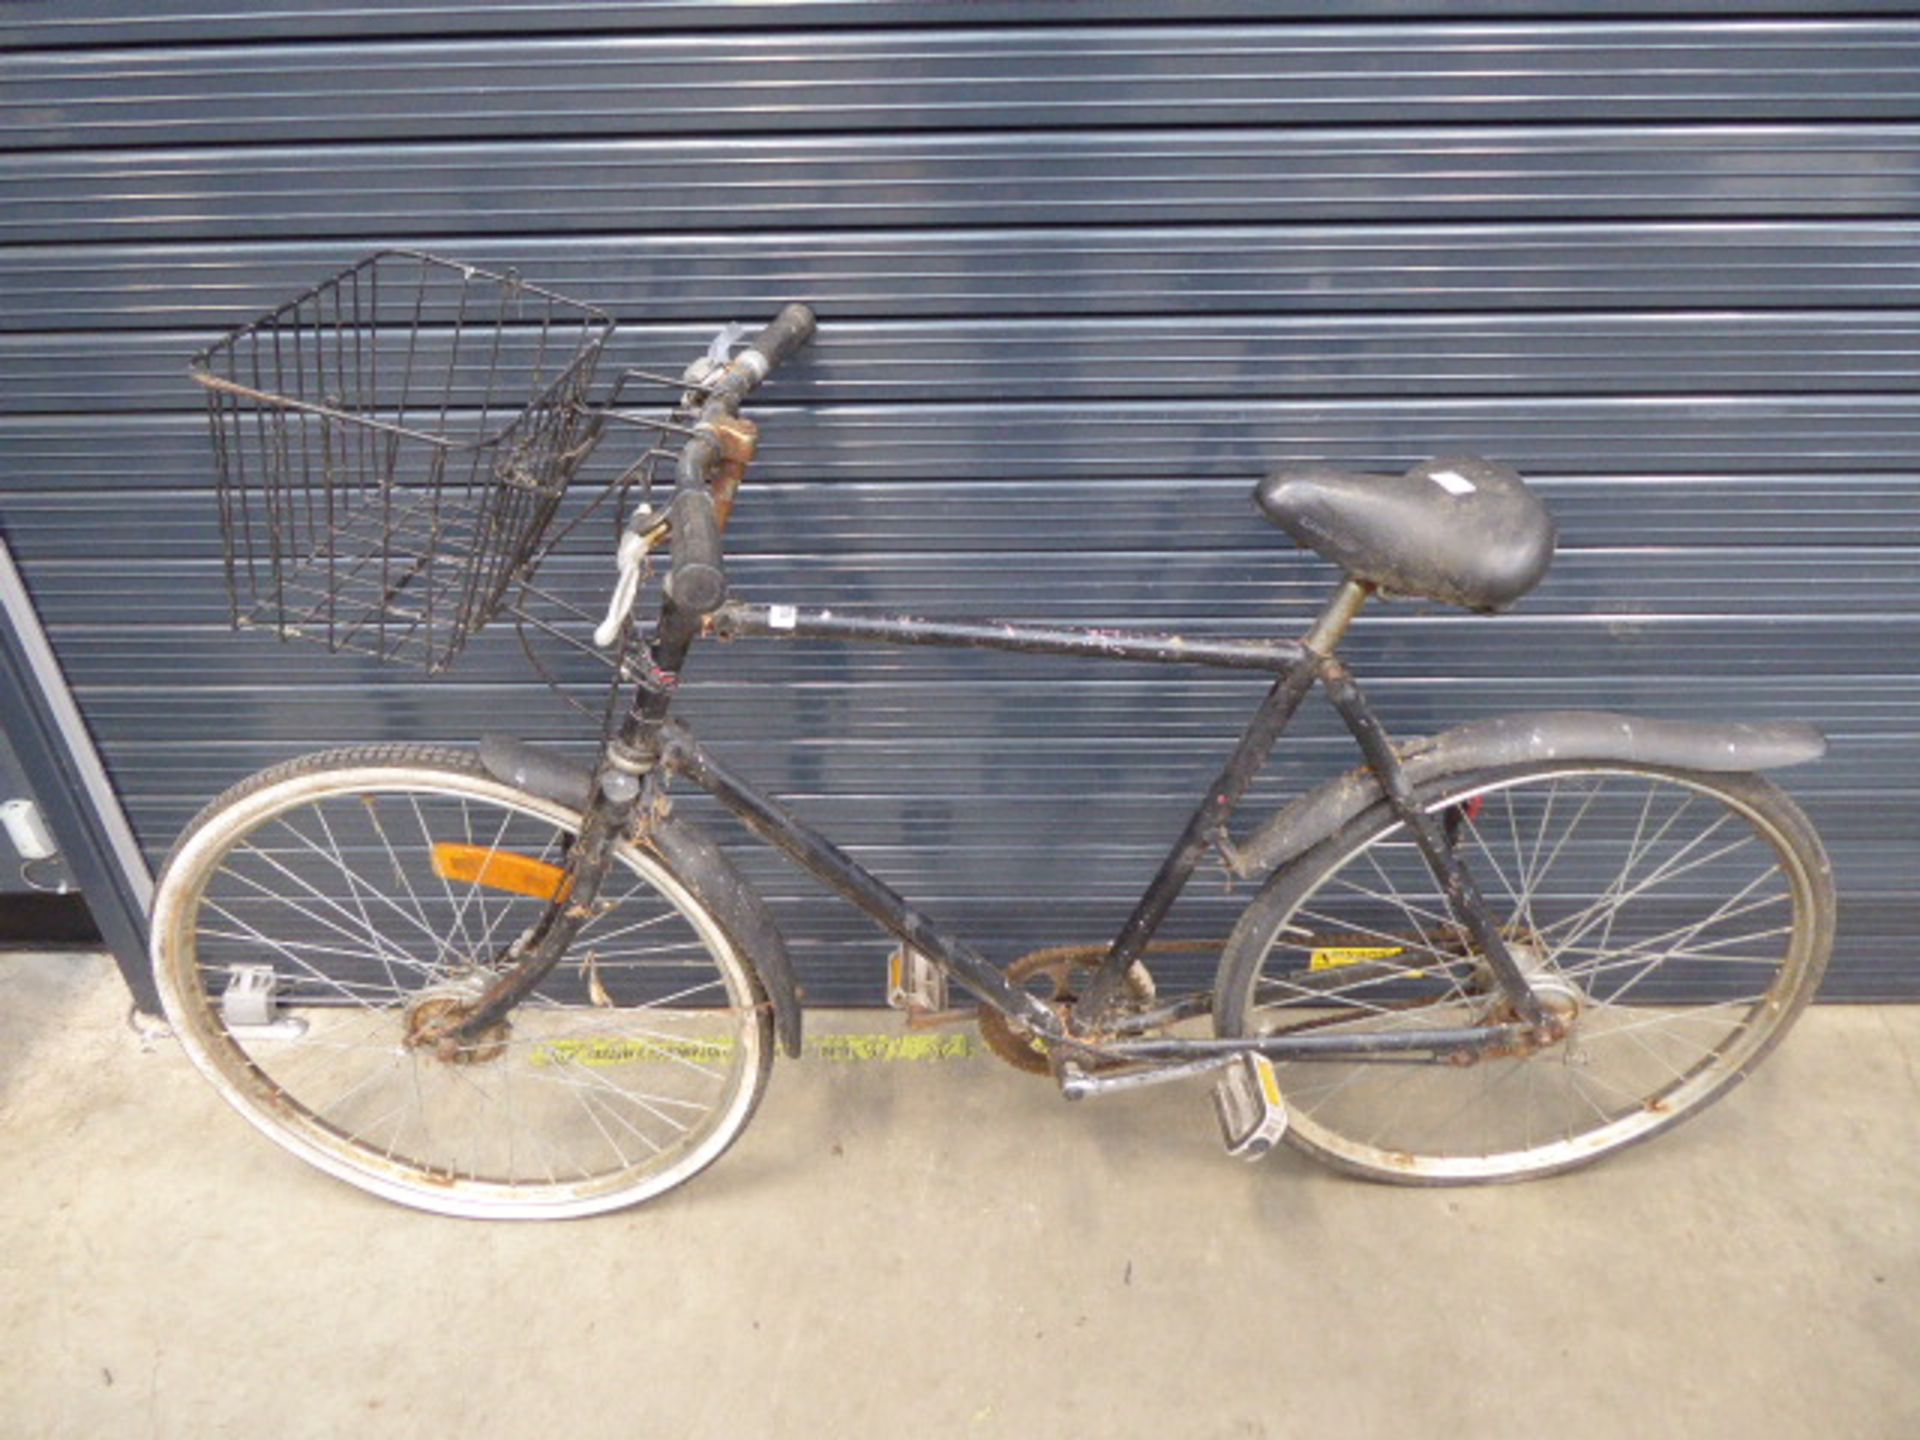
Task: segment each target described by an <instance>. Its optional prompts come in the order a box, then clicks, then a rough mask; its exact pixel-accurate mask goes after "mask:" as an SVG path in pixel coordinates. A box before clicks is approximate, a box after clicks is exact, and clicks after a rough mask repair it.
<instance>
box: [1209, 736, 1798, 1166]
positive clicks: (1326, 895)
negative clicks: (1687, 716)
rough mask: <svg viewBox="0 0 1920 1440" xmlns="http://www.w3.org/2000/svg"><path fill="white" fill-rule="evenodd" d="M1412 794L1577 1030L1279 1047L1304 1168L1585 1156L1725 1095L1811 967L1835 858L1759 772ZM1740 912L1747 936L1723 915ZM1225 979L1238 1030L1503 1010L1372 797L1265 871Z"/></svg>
mask: <svg viewBox="0 0 1920 1440" xmlns="http://www.w3.org/2000/svg"><path fill="white" fill-rule="evenodd" d="M1476 801H1477V802H1478V804H1477V805H1476V803H1475V802H1476ZM1420 802H1421V803H1422V805H1424V806H1425V807H1426V808H1427V809H1428V810H1429V812H1431V813H1436V814H1439V815H1442V816H1444V817H1447V819H1448V823H1449V825H1451V826H1453V827H1454V828H1455V832H1456V834H1458V835H1459V836H1460V837H1461V839H1460V841H1459V843H1460V844H1461V845H1462V846H1463V849H1462V857H1463V859H1465V860H1466V862H1467V864H1468V866H1469V868H1470V869H1473V870H1474V871H1475V872H1476V875H1477V876H1478V878H1479V881H1480V888H1481V890H1482V892H1483V894H1484V895H1485V896H1486V899H1487V902H1488V905H1489V907H1490V908H1491V909H1492V910H1493V912H1494V917H1495V919H1496V921H1497V922H1498V923H1499V924H1500V925H1501V926H1502V928H1503V932H1504V934H1505V935H1506V936H1507V937H1508V938H1509V948H1510V949H1512V950H1513V951H1514V953H1515V955H1516V958H1519V959H1520V960H1521V961H1522V964H1523V968H1526V969H1527V970H1528V971H1529V973H1530V976H1531V977H1532V979H1533V980H1534V982H1535V984H1536V988H1539V989H1540V990H1541V993H1542V998H1543V999H1545V1000H1548V1001H1550V1002H1551V1004H1552V1005H1553V1007H1554V1008H1557V1009H1560V1010H1561V1011H1562V1012H1563V1013H1564V1014H1566V1015H1568V1017H1569V1018H1570V1020H1571V1024H1572V1033H1571V1034H1570V1036H1569V1038H1568V1039H1566V1040H1565V1041H1563V1042H1561V1043H1559V1044H1556V1045H1552V1046H1547V1047H1544V1048H1540V1049H1537V1050H1533V1051H1531V1052H1526V1051H1523V1052H1521V1053H1516V1054H1512V1055H1508V1056H1493V1057H1489V1058H1483V1059H1481V1060H1479V1061H1478V1062H1476V1063H1473V1064H1471V1065H1464V1066H1462V1065H1450V1064H1444V1063H1437V1062H1433V1061H1429V1060H1412V1061H1399V1062H1394V1063H1386V1064H1382V1063H1377V1062H1330V1061H1329V1062H1322V1061H1313V1062H1291V1063H1278V1062H1276V1063H1277V1070H1278V1075H1279V1079H1280V1082H1281V1089H1282V1092H1283V1094H1285V1095H1286V1097H1287V1106H1288V1112H1289V1124H1288V1129H1287V1139H1288V1140H1289V1141H1290V1142H1291V1143H1292V1144H1293V1145H1294V1146H1295V1147H1296V1148H1298V1149H1300V1150H1302V1151H1304V1152H1306V1153H1307V1154H1309V1155H1312V1156H1313V1157H1314V1158H1315V1159H1317V1160H1320V1161H1323V1162H1325V1163H1328V1164H1330V1165H1332V1166H1334V1167H1335V1168H1337V1169H1340V1170H1343V1171H1345V1172H1347V1173H1350V1174H1355V1175H1359V1176H1362V1177H1365V1178H1368V1179H1374V1180H1382V1181H1388V1182H1393V1183H1399V1184H1419V1185H1445V1184H1471V1183H1479V1182H1489V1181H1509V1180H1521V1179H1529V1178H1534V1177H1538V1176H1544V1175H1550V1174H1557V1173H1559V1172H1562V1171H1565V1170H1569V1169H1572V1168H1575V1167H1577V1166H1581V1165H1585V1164H1589V1163H1591V1162H1592V1161H1594V1160H1597V1159H1599V1158H1600V1157H1601V1156H1602V1155H1605V1154H1608V1153H1611V1152H1612V1151H1615V1150H1618V1149H1621V1148H1623V1147H1624V1146H1627V1145H1631V1144H1635V1143H1639V1142H1641V1141H1644V1140H1648V1139H1651V1138H1653V1137H1654V1136H1655V1135H1658V1134H1662V1133H1664V1132H1665V1131H1667V1130H1669V1129H1671V1128H1672V1127H1673V1126H1675V1125H1677V1124H1679V1123H1680V1122H1681V1121H1683V1120H1685V1119H1687V1118H1689V1117H1690V1116H1692V1115H1695V1114H1698V1113H1699V1112H1700V1111H1701V1110H1703V1109H1704V1108H1705V1107H1706V1106H1707V1105H1709V1104H1711V1103H1712V1102H1713V1101H1715V1100H1717V1099H1719V1098H1721V1097H1722V1096H1724V1095H1725V1094H1726V1093H1727V1092H1728V1091H1729V1090H1731V1089H1732V1088H1733V1086H1734V1085H1735V1084H1736V1083H1738V1081H1739V1080H1740V1079H1742V1078H1743V1077H1744V1076H1745V1075H1746V1074H1747V1073H1748V1072H1750V1071H1751V1070H1752V1068H1753V1067H1754V1066H1755V1065H1757V1064H1758V1063H1759V1062H1760V1061H1761V1060H1762V1059H1764V1058H1765V1056H1766V1055H1767V1054H1768V1053H1769V1052H1770V1051H1771V1050H1772V1048H1773V1047H1774V1046H1775V1045H1776V1044H1777V1043H1778V1042H1779V1040H1780V1038H1781V1036H1782V1035H1784V1034H1785V1033H1786V1030H1787V1029H1788V1027H1789V1026H1790V1025H1791V1024H1792V1023H1793V1021H1794V1019H1795V1018H1797V1016H1798V1015H1799V1013H1800V1011H1801V1010H1802V1009H1803V1008H1804V1007H1805V1006H1806V1004H1807V1002H1808V1000H1809V999H1810V998H1811V997H1812V995H1813V993H1814V991H1815V989H1816V988H1817V987H1818V985H1819V981H1820V977H1821V974H1822V973H1823V971H1824V968H1825V965H1826V962H1827V958H1828V955H1829V953H1830V951H1831V949H1832V945H1833V935H1834V924H1835V902H1834V891H1833V882H1832V875H1831V871H1830V868H1829V866H1828V862H1827V858H1826V854H1825V852H1824V850H1823V849H1822V847H1821V844H1820V840H1819V837H1818V836H1817V834H1816V833H1815V832H1814V830H1813V827H1812V825H1811V824H1810V823H1809V822H1808V821H1807V819H1806V817H1805V815H1804V814H1802V813H1801V811H1800V810H1799V808H1798V807H1797V806H1796V805H1794V803H1793V802H1792V801H1791V800H1790V799H1788V798H1787V796H1786V795H1785V794H1784V793H1783V792H1781V791H1780V789H1779V788H1778V787H1777V786H1775V785H1774V784H1772V782H1770V781H1768V780H1766V779H1764V778H1762V777H1760V776H1756V775H1745V774H1713V773H1706V772H1697V771H1688V770H1682V769H1673V768H1666V767H1659V766H1646V765H1633V764H1621V763H1613V762H1580V761H1556V762H1538V763H1530V764H1527V765H1523V766H1516V767H1511V768H1506V769H1500V770H1489V771H1480V772H1474V773H1469V774H1463V775H1457V776H1449V777H1442V778H1441V779H1439V780H1436V781H1434V782H1431V783H1430V784H1429V785H1428V786H1426V787H1424V789H1423V790H1422V791H1421V793H1420ZM1696 807H1697V813H1696V814H1692V815H1690V814H1689V812H1694V811H1695V810H1696ZM1556 810H1558V811H1559V813H1560V816H1561V818H1562V819H1563V821H1570V822H1571V823H1570V824H1568V825H1567V828H1566V830H1565V832H1564V833H1561V832H1560V831H1559V830H1558V829H1557V828H1555V827H1554V825H1553V821H1554V817H1555V812H1556ZM1453 817H1461V818H1459V819H1455V818H1453ZM1703 825H1704V828H1702V827H1703ZM1583 828H1584V831H1585V833H1584V834H1581V833H1580V832H1581V831H1582V830H1583ZM1723 828H1724V829H1725V832H1726V833H1725V834H1721V831H1722V829H1723ZM1550 830H1552V831H1553V836H1552V838H1550V837H1549V831H1550ZM1576 835H1578V837H1579V838H1578V841H1577V843H1576V839H1575V837H1576ZM1623 839H1624V841H1625V845H1626V848H1625V851H1624V859H1620V860H1619V861H1618V868H1617V869H1615V868H1613V866H1614V863H1615V862H1614V859H1612V858H1609V857H1614V856H1617V855H1619V854H1620V853H1622V852H1620V849H1619V847H1620V844H1621V842H1622V840H1623ZM1755 841H1758V842H1759V844H1758V845H1757V846H1756V845H1755V844H1754V843H1753V842H1755ZM1570 845H1571V846H1573V849H1572V850H1571V852H1569V850H1568V847H1569V846H1570ZM1556 872H1558V873H1557V874H1556ZM1601 875H1608V876H1609V877H1610V878H1608V880H1607V881H1606V883H1605V884H1604V885H1600V882H1599V880H1598V879H1597V877H1599V876H1601ZM1772 876H1777V877H1778V881H1777V884H1776V883H1775V882H1774V881H1773V880H1772V879H1771V878H1770V877H1772ZM1683 882H1684V883H1683ZM1596 886H1599V888H1598V889H1597V891H1596V889H1595V887H1596ZM1729 887H1731V888H1729ZM1596 893H1597V896H1598V898H1597V899H1596V898H1593V897H1594V895H1595V894H1596ZM1756 894H1758V896H1759V898H1755V896H1756ZM1610 897H1611V903H1609V899H1610ZM1728 897H1731V898H1728ZM1782 907H1784V908H1782ZM1629 908H1631V909H1633V910H1634V911H1635V913H1634V914H1633V915H1632V916H1631V917H1630V918H1623V917H1624V916H1625V914H1626V912H1627V911H1628V910H1629ZM1780 916H1785V917H1786V918H1785V919H1784V920H1780V919H1779V918H1778V917H1780ZM1748 917H1752V919H1751V923H1757V924H1759V925H1760V927H1761V928H1759V929H1757V930H1752V931H1751V932H1750V933H1731V934H1730V933H1728V931H1729V930H1730V929H1731V928H1732V926H1733V925H1735V924H1749V923H1750V922H1749V918H1748ZM1327 937H1333V938H1332V939H1329V938H1327ZM1582 941H1585V942H1586V943H1584V944H1583V943H1581V942H1582ZM1735 944H1737V945H1738V946H1739V948H1737V949H1735V948H1730V947H1731V946H1734V945H1735ZM1749 949H1753V950H1759V951H1763V952H1764V953H1762V954H1749V953H1748V950H1749ZM1217 983H1218V989H1217V994H1218V996H1219V1004H1218V1008H1217V1010H1216V1016H1215V1024H1216V1027H1217V1030H1218V1032H1219V1033H1220V1034H1222V1035H1229V1036H1244V1035H1251V1034H1256V1033H1274V1032H1276V1031H1279V1030H1283V1029H1286V1028H1290V1027H1292V1026H1295V1025H1301V1026H1306V1027H1309V1028H1312V1029H1314V1030H1316V1031H1319V1032H1321V1033H1328V1032H1338V1031H1347V1032H1367V1031H1381V1030H1389V1029H1393V1028H1398V1027H1420V1026H1428V1025H1442V1026H1445V1025H1455V1026H1457V1025H1462V1024H1476V1023H1478V1024H1485V1023H1492V1022H1493V1021H1496V1020H1501V1019H1508V1018H1511V1016H1508V1015H1503V1014H1501V1013H1500V1005H1501V1000H1500V997H1499V995H1498V993H1497V990H1496V989H1495V987H1494V985H1493V982H1492V978H1491V974H1490V971H1489V970H1488V968H1487V967H1486V965H1485V963H1484V962H1483V961H1481V960H1480V959H1479V958H1478V957H1477V956H1475V955H1474V954H1473V951H1472V947H1471V942H1470V941H1469V940H1468V939H1467V938H1466V936H1465V931H1464V929H1463V928H1462V927H1460V926H1459V925H1458V924H1457V922H1455V921H1454V920H1453V919H1452V917H1451V914H1450V913H1449V912H1448V909H1447V906H1446V903H1445V901H1444V899H1442V898H1441V896H1440V892H1439V890H1438V888H1437V886H1436V885H1435V883H1434V881H1433V878H1432V876H1431V874H1430V873H1429V872H1428V871H1427V869H1426V867H1425V863H1424V861H1423V860H1422V859H1421V858H1420V857H1419V855H1418V852H1417V851H1416V850H1415V848H1414V847H1413V845H1412V843H1411V840H1410V839H1409V838H1408V837H1407V836H1406V835H1405V834H1404V827H1403V826H1402V825H1401V823H1400V821H1399V820H1398V819H1397V818H1396V817H1395V816H1394V815H1393V813H1392V812H1391V810H1390V809H1388V807H1387V806H1386V805H1385V803H1384V802H1382V803H1381V804H1379V805H1376V806H1375V807H1373V808H1372V809H1370V810H1368V811H1367V812H1365V813H1363V814H1362V815H1360V816H1358V817H1356V818H1355V819H1354V820H1353V821H1351V822H1349V823H1348V824H1346V825H1345V826H1343V827H1342V828H1341V829H1340V830H1339V831H1338V832H1337V833H1335V834H1334V835H1331V836H1329V837H1327V838H1326V839H1324V840H1322V841H1321V842H1320V843H1319V844H1317V845H1316V846H1314V847H1313V848H1312V849H1310V850H1309V851H1307V852H1306V853H1305V854H1304V855H1302V856H1301V857H1300V858H1299V859H1298V860H1296V861H1294V862H1293V863H1292V864H1290V865H1288V866H1287V867H1285V868H1283V869H1282V870H1281V871H1279V872H1277V873H1276V874H1275V875H1274V876H1272V877H1271V878H1270V879H1269V880H1268V882H1267V883H1266V885H1265V886H1264V887H1263V889H1262V890H1261V892H1260V894H1259V895H1258V896H1256V897H1255V899H1254V900H1253V901H1252V902H1251V903H1250V904H1249V905H1248V907H1247V909H1246V910H1245V912H1243V914H1242V916H1241V919H1240V921H1239V924H1238V925H1237V926H1236V928H1235V930H1234V933H1233V935H1232V937H1231V938H1230V939H1229V941H1228V944H1227V947H1226V949H1225V951H1224V952H1223V954H1222V958H1221V964H1220V970H1219V975H1218V982H1217ZM1756 986H1758V987H1759V988H1757V989H1756V988H1755V987H1756ZM1629 1002H1631V1003H1629ZM1516 1076H1524V1077H1525V1078H1524V1079H1523V1080H1520V1081H1518V1082H1516V1080H1515V1077H1516Z"/></svg>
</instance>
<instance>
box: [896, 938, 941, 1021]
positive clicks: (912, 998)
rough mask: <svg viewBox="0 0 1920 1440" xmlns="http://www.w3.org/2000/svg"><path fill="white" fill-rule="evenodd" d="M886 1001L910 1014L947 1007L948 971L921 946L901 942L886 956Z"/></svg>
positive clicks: (937, 1011) (934, 1012)
mask: <svg viewBox="0 0 1920 1440" xmlns="http://www.w3.org/2000/svg"><path fill="white" fill-rule="evenodd" d="M887 1004H889V1005H891V1006H892V1007H893V1008H894V1009H895V1010H904V1011H906V1012H907V1014H908V1015H910V1016H918V1015H932V1014H938V1013H939V1012H941V1011H944V1010H945V1009H946V1008H947V972H946V971H944V970H942V969H941V968H940V967H939V966H938V965H936V964H934V963H933V961H932V960H930V959H928V958H927V957H926V956H925V955H922V954H921V953H920V952H919V951H918V950H910V949H908V948H907V947H906V946H904V945H902V946H901V947H900V948H899V949H898V950H895V951H894V952H893V953H892V954H891V955H889V956H888V957H887Z"/></svg>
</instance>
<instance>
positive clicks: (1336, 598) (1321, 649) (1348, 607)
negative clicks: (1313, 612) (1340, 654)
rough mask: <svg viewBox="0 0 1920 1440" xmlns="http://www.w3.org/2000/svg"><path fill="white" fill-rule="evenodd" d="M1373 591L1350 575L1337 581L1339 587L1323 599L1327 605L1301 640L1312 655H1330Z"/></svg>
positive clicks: (1337, 646) (1344, 636) (1369, 586)
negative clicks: (1327, 598)
mask: <svg viewBox="0 0 1920 1440" xmlns="http://www.w3.org/2000/svg"><path fill="white" fill-rule="evenodd" d="M1372 594H1373V587H1372V586H1371V585H1369V584H1367V583H1366V582H1365V581H1364V580H1356V579H1354V578H1353V577H1352V576H1351V575H1348V576H1346V577H1345V578H1344V579H1342V580H1341V582H1340V588H1339V589H1338V590H1336V591H1334V592H1333V599H1331V600H1329V601H1328V602H1327V608H1326V609H1324V610H1322V611H1321V612H1320V618H1319V619H1317V620H1315V621H1314V622H1313V628H1312V629H1311V630H1309V631H1307V634H1306V638H1305V639H1304V640H1303V641H1302V642H1301V643H1302V644H1304V645H1305V646H1306V647H1307V648H1308V649H1309V650H1311V651H1313V653H1314V654H1316V655H1319V656H1323V657H1324V656H1330V655H1332V654H1333V652H1334V651H1335V650H1336V649H1338V648H1339V646H1340V642H1341V641H1342V640H1343V639H1345V638H1346V634H1347V627H1348V626H1349V625H1351V624H1352V623H1353V620H1354V617H1355V616H1356V615H1358V614H1359V613H1360V608H1361V607H1362V606H1363V605H1365V604H1366V603H1367V600H1368V598H1369V597H1371V596H1372Z"/></svg>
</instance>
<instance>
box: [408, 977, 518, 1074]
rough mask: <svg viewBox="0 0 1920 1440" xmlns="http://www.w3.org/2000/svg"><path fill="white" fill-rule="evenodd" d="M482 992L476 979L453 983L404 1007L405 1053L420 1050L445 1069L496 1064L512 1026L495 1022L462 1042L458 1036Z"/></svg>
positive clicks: (435, 989)
mask: <svg viewBox="0 0 1920 1440" xmlns="http://www.w3.org/2000/svg"><path fill="white" fill-rule="evenodd" d="M485 988H486V986H485V983H484V981H483V980H482V979H481V978H480V977H478V976H476V977H474V978H473V979H472V980H470V981H467V982H464V983H463V982H461V981H453V982H450V983H448V984H444V985H436V986H434V987H432V988H431V989H429V990H424V991H422V992H421V993H420V994H419V995H418V996H416V997H415V998H414V1000H413V1002H412V1003H411V1004H410V1005H408V1006H407V1015H406V1033H405V1037H404V1040H403V1043H404V1044H405V1045H406V1047H407V1048H408V1049H409V1050H423V1051H425V1052H427V1053H428V1054H430V1055H432V1056H433V1058H434V1059H436V1060H441V1061H444V1062H445V1063H446V1064H449V1065H484V1064H486V1063H487V1062H488V1061H491V1060H498V1059H499V1058H500V1057H501V1056H502V1055H504V1054H506V1051H507V1040H508V1037H510V1036H511V1035H512V1034H513V1025H512V1022H510V1021H508V1020H504V1019H503V1020H496V1021H495V1022H494V1023H493V1024H491V1025H489V1026H488V1027H487V1028H486V1029H484V1030H482V1031H481V1032H480V1033H479V1034H478V1035H474V1036H471V1037H469V1038H467V1039H465V1040H463V1039H461V1038H460V1036H459V1033H458V1032H459V1029H460V1026H461V1025H462V1024H463V1023H464V1022H465V1021H466V1019H467V1017H468V1016H469V1015H471V1014H472V1013H473V1007H474V1004H475V1002H476V1001H477V1000H478V999H479V997H480V995H481V993H482V992H483V991H484V990H485Z"/></svg>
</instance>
